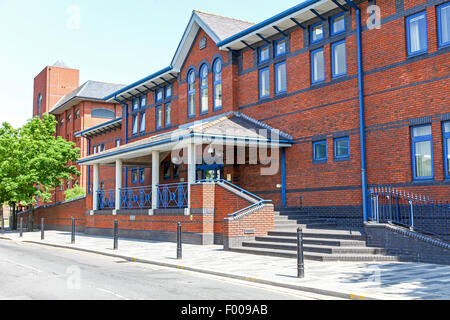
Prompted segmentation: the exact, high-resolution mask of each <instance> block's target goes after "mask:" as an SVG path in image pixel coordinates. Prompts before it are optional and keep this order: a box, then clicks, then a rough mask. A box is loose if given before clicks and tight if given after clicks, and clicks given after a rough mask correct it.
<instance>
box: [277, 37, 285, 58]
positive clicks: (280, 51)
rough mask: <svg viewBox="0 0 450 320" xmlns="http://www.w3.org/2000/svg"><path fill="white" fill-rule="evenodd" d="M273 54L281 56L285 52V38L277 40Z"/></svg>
mask: <svg viewBox="0 0 450 320" xmlns="http://www.w3.org/2000/svg"><path fill="white" fill-rule="evenodd" d="M275 50H276V51H275V54H276V55H277V56H281V55H282V54H285V53H286V40H280V41H278V42H277V46H276V48H275Z"/></svg>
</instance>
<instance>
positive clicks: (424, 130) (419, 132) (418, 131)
mask: <svg viewBox="0 0 450 320" xmlns="http://www.w3.org/2000/svg"><path fill="white" fill-rule="evenodd" d="M431 134H432V132H431V126H423V127H415V128H414V129H413V135H414V137H416V138H417V137H424V136H431Z"/></svg>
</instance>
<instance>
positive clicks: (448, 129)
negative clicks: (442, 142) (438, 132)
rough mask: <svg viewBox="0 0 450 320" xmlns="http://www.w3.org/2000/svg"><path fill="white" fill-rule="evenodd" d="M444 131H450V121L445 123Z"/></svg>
mask: <svg viewBox="0 0 450 320" xmlns="http://www.w3.org/2000/svg"><path fill="white" fill-rule="evenodd" d="M444 132H445V133H450V122H446V123H444Z"/></svg>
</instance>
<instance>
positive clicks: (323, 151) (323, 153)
mask: <svg viewBox="0 0 450 320" xmlns="http://www.w3.org/2000/svg"><path fill="white" fill-rule="evenodd" d="M313 153H314V154H313V158H314V161H320V162H324V161H327V158H328V157H327V141H326V140H322V141H317V142H314V143H313Z"/></svg>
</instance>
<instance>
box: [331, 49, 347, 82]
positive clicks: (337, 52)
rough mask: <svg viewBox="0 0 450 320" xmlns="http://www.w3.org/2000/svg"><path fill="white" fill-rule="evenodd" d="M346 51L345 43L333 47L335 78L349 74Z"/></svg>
mask: <svg viewBox="0 0 450 320" xmlns="http://www.w3.org/2000/svg"><path fill="white" fill-rule="evenodd" d="M345 51H346V50H345V42H342V43H339V44H337V45H335V46H333V75H335V76H337V75H343V74H346V73H347V61H346V59H347V58H346V52H345Z"/></svg>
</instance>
